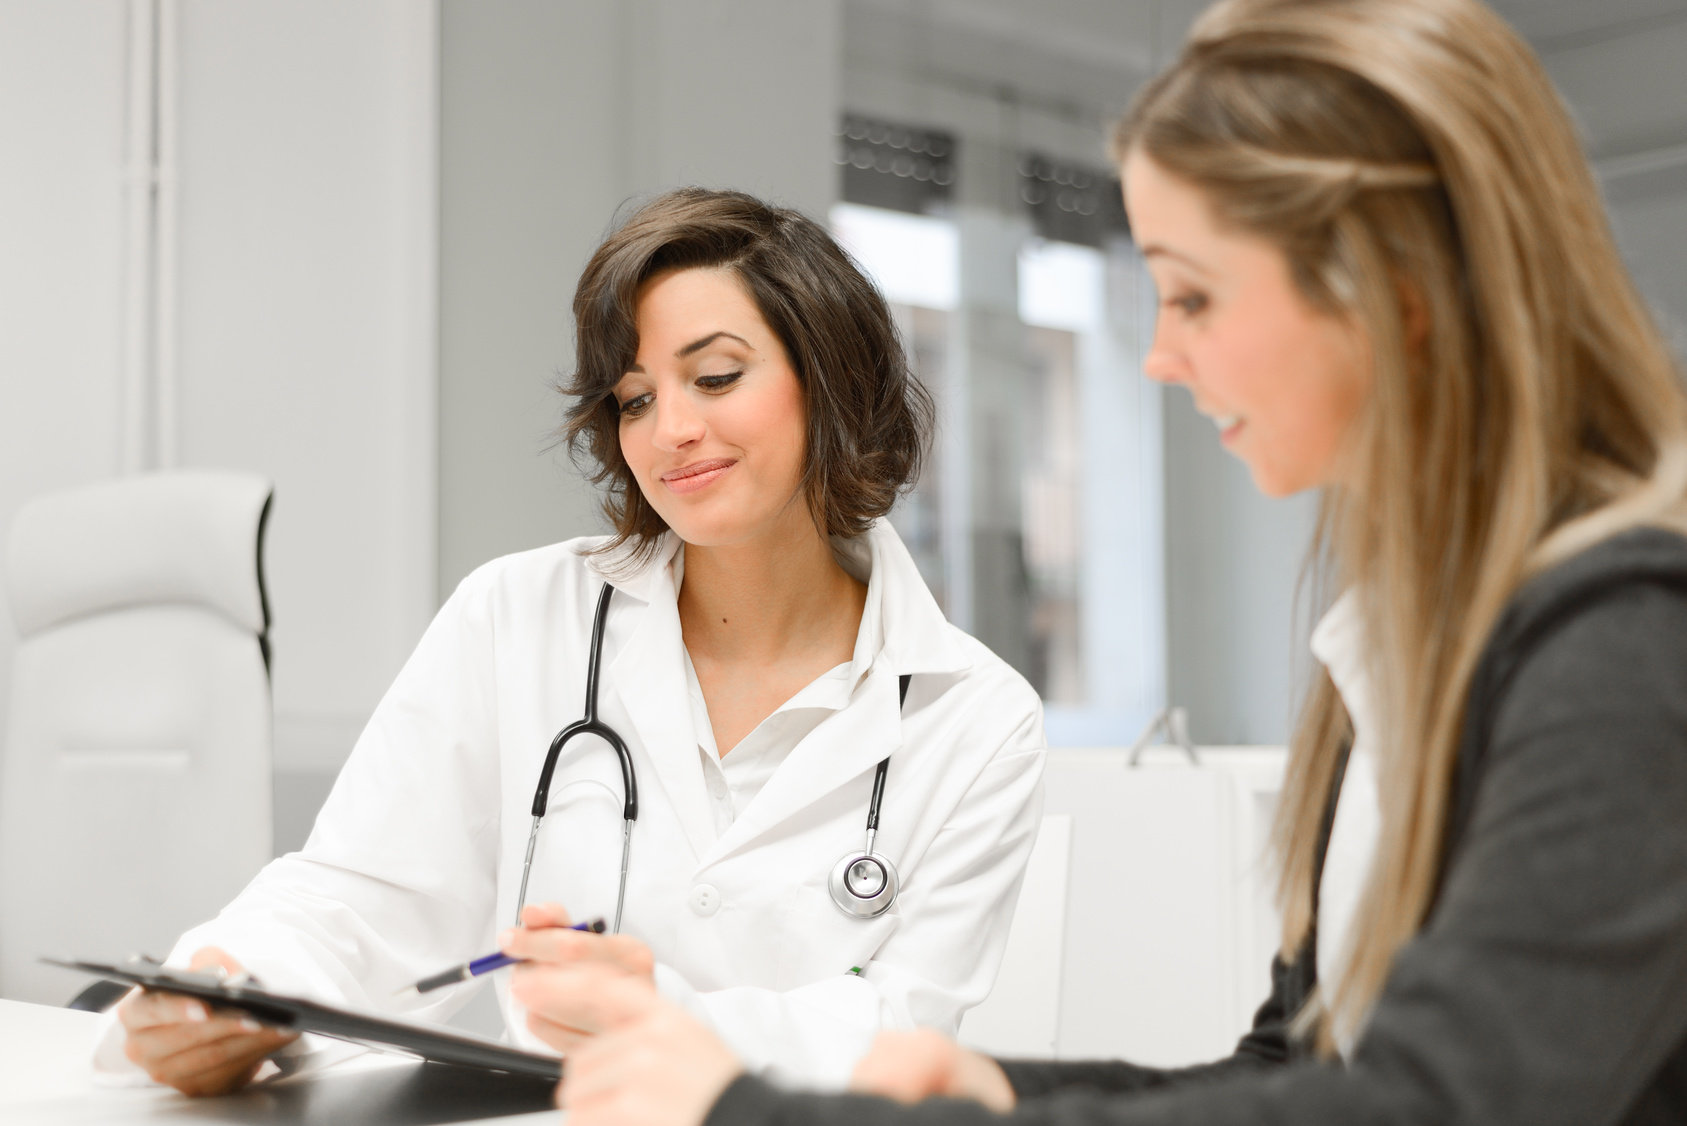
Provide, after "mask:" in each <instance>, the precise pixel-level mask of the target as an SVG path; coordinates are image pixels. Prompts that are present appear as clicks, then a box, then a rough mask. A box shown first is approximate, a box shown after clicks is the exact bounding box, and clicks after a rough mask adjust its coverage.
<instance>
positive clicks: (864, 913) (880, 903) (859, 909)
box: [515, 583, 910, 934]
mask: <svg viewBox="0 0 1687 1126" xmlns="http://www.w3.org/2000/svg"><path fill="white" fill-rule="evenodd" d="M614 594H615V588H614V587H613V586H611V585H609V584H608V583H605V584H604V585H603V593H602V594H600V595H598V600H597V613H596V614H595V615H593V617H592V652H591V658H590V659H589V660H588V661H587V663H586V714H585V715H584V716H582V717H580V718H579V719H577V720H575V721H574V722H573V723H571V724H569V725H568V726H567V727H565V728H563V729H562V730H561V731H559V732H557V736H556V738H555V739H552V740H551V749H550V750H549V751H547V752H546V753H545V765H544V766H543V767H542V768H541V769H540V771H539V786H538V788H537V789H536V790H534V791H533V828H532V829H530V830H529V831H528V834H527V858H526V859H525V860H523V861H522V864H521V892H520V894H519V895H518V896H517V898H516V904H515V921H516V926H518V927H519V926H520V925H521V910H522V908H523V907H524V906H526V904H527V877H528V875H529V874H530V873H531V872H532V871H533V848H534V846H535V845H536V844H538V842H539V825H540V823H541V822H542V821H544V819H545V807H546V805H547V804H549V802H550V794H551V775H552V774H554V773H555V772H556V764H557V759H559V758H560V757H561V756H562V749H563V748H564V747H566V746H568V743H569V740H571V739H573V738H574V737H575V736H576V735H596V736H597V737H598V738H600V739H602V740H603V741H604V742H606V743H608V744H609V745H610V746H611V747H612V748H614V750H615V756H616V758H618V759H620V760H621V788H622V793H623V794H624V795H625V797H626V802H625V804H624V806H623V808H622V810H621V882H620V887H619V889H618V890H617V891H616V893H615V925H614V926H613V927H612V928H611V933H613V934H619V933H620V931H621V909H622V907H623V906H625V904H626V902H627V857H628V855H629V853H630V850H631V848H632V843H633V822H635V821H637V820H638V777H637V775H635V774H634V773H633V756H632V754H631V753H629V752H628V750H627V744H626V743H625V742H623V741H622V739H621V736H619V735H617V734H616V733H615V729H614V728H613V727H610V726H609V725H608V724H607V723H604V722H603V721H601V720H600V719H598V717H597V685H598V670H599V667H600V666H601V665H602V663H603V625H604V622H606V621H607V620H608V619H609V600H610V598H611V597H612V596H613V595H614ZM909 680H910V678H909V677H908V676H903V677H900V678H899V680H898V690H899V701H900V703H902V704H906V703H907V701H908V681H909ZM889 773H890V759H889V757H888V756H887V757H886V758H884V759H882V760H881V761H880V762H879V768H878V772H877V773H876V774H874V776H873V798H872V801H871V802H869V803H868V806H867V844H866V847H865V848H863V849H862V850H861V851H860V852H850V853H846V854H845V855H844V857H843V858H842V859H841V860H839V861H838V862H837V864H836V866H834V867H833V868H832V874H831V877H830V879H828V880H827V883H826V887H827V890H828V891H830V892H831V894H832V902H833V903H835V904H837V905H838V910H840V911H842V912H843V913H844V914H846V915H848V916H850V917H851V918H855V919H872V918H876V917H877V916H879V915H882V914H884V913H885V912H886V911H888V910H890V905H891V904H893V903H895V902H896V893H897V891H898V889H899V888H900V886H901V882H900V880H898V878H897V875H896V865H894V864H892V863H891V862H890V859H889V858H888V857H885V856H881V855H879V854H878V853H876V852H874V851H873V838H874V837H876V836H877V835H878V832H879V806H880V804H881V803H882V802H883V801H884V792H885V776H886V775H887V774H889Z"/></svg>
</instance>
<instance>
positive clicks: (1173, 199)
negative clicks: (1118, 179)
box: [1124, 152, 1370, 496]
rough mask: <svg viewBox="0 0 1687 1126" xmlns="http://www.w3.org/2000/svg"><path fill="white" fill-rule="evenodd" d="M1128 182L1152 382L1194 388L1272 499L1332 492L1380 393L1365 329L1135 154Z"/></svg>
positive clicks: (1281, 257)
mask: <svg viewBox="0 0 1687 1126" xmlns="http://www.w3.org/2000/svg"><path fill="white" fill-rule="evenodd" d="M1124 181H1125V200H1126V206H1127V208H1128V210H1129V212H1130V217H1131V234H1132V236H1133V237H1134V238H1135V239H1136V240H1137V244H1138V245H1139V246H1141V247H1142V254H1143V259H1144V261H1145V262H1146V263H1147V265H1148V271H1149V273H1151V274H1152V275H1153V277H1154V284H1155V287H1156V288H1157V289H1158V290H1159V308H1158V313H1157V315H1156V317H1155V322H1154V345H1153V347H1152V348H1151V349H1150V350H1149V353H1148V356H1147V358H1146V359H1144V360H1143V364H1142V370H1143V372H1144V374H1146V375H1147V376H1148V377H1149V378H1151V379H1156V380H1159V381H1161V382H1164V383H1181V384H1182V385H1184V386H1185V387H1187V388H1189V391H1190V393H1191V394H1192V395H1194V397H1195V407H1196V409H1197V410H1199V411H1200V412H1201V413H1202V414H1204V415H1206V416H1207V417H1208V418H1210V419H1212V420H1213V422H1214V423H1215V424H1216V425H1217V426H1218V430H1219V439H1220V441H1222V442H1223V443H1224V446H1225V448H1227V449H1228V450H1229V451H1230V452H1231V453H1233V454H1235V455H1236V456H1237V457H1239V458H1241V459H1242V461H1243V462H1245V463H1246V464H1247V466H1248V469H1249V470H1251V471H1252V473H1253V478H1254V484H1255V485H1256V486H1258V487H1259V490H1260V491H1261V492H1263V493H1265V494H1266V495H1267V496H1287V495H1288V494H1290V493H1295V492H1299V491H1300V490H1302V489H1310V488H1315V487H1317V486H1320V485H1325V484H1329V483H1330V482H1331V481H1332V479H1333V478H1334V476H1335V475H1336V474H1337V473H1338V472H1339V466H1340V464H1341V459H1342V455H1344V454H1345V453H1346V452H1347V448H1348V442H1349V440H1350V439H1351V437H1352V434H1353V432H1354V430H1355V426H1354V423H1355V420H1356V419H1357V418H1358V416H1359V413H1360V411H1361V409H1362V408H1363V406H1364V404H1365V401H1366V399H1367V397H1368V396H1369V394H1370V359H1369V351H1368V346H1367V343H1366V339H1365V336H1364V334H1363V332H1362V331H1360V330H1359V329H1358V328H1357V327H1355V325H1354V324H1353V323H1352V322H1350V321H1349V320H1347V319H1343V318H1338V317H1336V316H1334V315H1332V314H1330V313H1327V312H1325V311H1323V310H1322V309H1319V308H1317V307H1315V306H1313V305H1312V304H1311V303H1310V302H1309V301H1308V300H1307V299H1306V298H1305V297H1304V296H1303V295H1302V294H1301V292H1300V290H1299V288H1297V287H1296V285H1295V283H1294V279H1293V277H1292V276H1291V274H1290V271H1289V262H1288V257H1287V256H1286V255H1285V254H1284V253H1283V252H1282V250H1280V249H1279V248H1278V247H1277V246H1276V245H1275V244H1273V243H1271V242H1268V241H1266V240H1265V239H1263V238H1259V237H1257V236H1254V235H1251V234H1247V233H1245V232H1241V231H1237V230H1233V229H1230V228H1228V227H1224V226H1221V225H1220V224H1219V223H1218V222H1217V221H1216V220H1215V218H1214V216H1213V214H1212V211H1211V209H1210V208H1209V207H1208V205H1207V201H1206V198H1205V197H1204V196H1203V195H1202V194H1201V193H1200V191H1199V190H1198V189H1196V188H1195V187H1193V186H1192V185H1190V184H1188V183H1186V182H1184V181H1183V180H1180V179H1178V178H1176V177H1175V176H1172V175H1171V174H1169V173H1168V172H1166V171H1165V170H1163V169H1162V168H1161V167H1160V166H1159V165H1157V164H1155V163H1154V161H1153V160H1151V159H1150V158H1149V157H1147V156H1145V155H1144V154H1142V153H1140V152H1135V153H1132V154H1131V156H1130V158H1129V159H1128V160H1127V161H1126V162H1125V176H1124Z"/></svg>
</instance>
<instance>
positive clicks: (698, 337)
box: [614, 269, 814, 547]
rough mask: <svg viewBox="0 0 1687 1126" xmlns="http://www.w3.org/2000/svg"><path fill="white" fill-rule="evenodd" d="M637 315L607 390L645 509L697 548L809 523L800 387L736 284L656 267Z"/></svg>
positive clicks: (707, 272)
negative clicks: (632, 341)
mask: <svg viewBox="0 0 1687 1126" xmlns="http://www.w3.org/2000/svg"><path fill="white" fill-rule="evenodd" d="M635 317H636V321H637V325H638V355H637V356H636V357H635V358H634V362H633V366H632V369H631V370H630V371H628V372H627V373H626V374H625V375H623V376H622V377H621V381H620V382H619V383H617V384H616V385H615V390H614V394H615V401H616V402H617V403H619V404H620V408H621V416H620V436H621V455H622V456H623V457H624V458H626V460H627V465H628V466H629V467H630V468H631V469H632V471H633V475H634V476H635V477H636V478H637V479H638V483H639V488H640V489H641V490H642V491H643V492H644V496H645V499H646V500H648V501H649V502H650V505H651V507H652V508H654V509H655V510H656V512H657V514H658V515H660V516H661V517H662V519H663V520H665V521H667V523H668V526H669V527H670V528H672V529H673V530H674V531H675V532H677V533H678V534H679V537H680V538H681V539H682V540H684V541H685V542H686V543H688V544H696V545H698V546H701V547H716V546H724V545H728V544H734V543H743V542H745V541H748V540H752V539H755V538H758V537H761V536H765V535H768V534H769V533H773V532H777V531H780V530H782V529H786V530H788V529H789V528H790V527H796V528H798V529H799V530H800V529H803V528H807V529H813V527H814V522H813V519H812V517H811V516H810V515H809V512H808V506H807V505H806V503H804V501H803V498H802V497H801V495H800V491H801V488H800V487H801V482H802V475H803V461H804V457H805V451H806V448H807V434H808V426H807V422H808V419H807V412H806V409H805V407H804V404H803V396H802V388H801V387H800V385H799V384H798V383H797V374H796V371H795V370H794V369H793V368H792V367H791V362H790V359H789V358H788V357H787V356H786V355H785V348H784V345H783V344H782V343H781V342H780V340H779V337H778V336H776V335H775V334H774V332H773V330H772V329H771V328H769V327H768V325H767V322H766V321H765V320H763V319H762V315H761V311H760V310H759V309H757V308H756V303H755V302H754V301H753V300H752V299H751V298H750V295H749V293H748V292H746V290H745V289H744V286H743V285H742V283H740V282H739V281H738V279H737V278H736V277H734V276H733V275H732V274H730V273H728V272H726V271H724V270H718V269H688V270H673V271H669V272H667V273H663V274H658V275H656V276H655V277H653V278H651V279H650V280H649V281H647V282H645V283H644V286H643V287H642V288H641V289H640V291H639V295H638V302H637V305H636V307H635Z"/></svg>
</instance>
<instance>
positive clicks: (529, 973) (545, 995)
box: [510, 962, 659, 1032]
mask: <svg viewBox="0 0 1687 1126" xmlns="http://www.w3.org/2000/svg"><path fill="white" fill-rule="evenodd" d="M510 992H511V994H512V995H513V996H514V997H515V998H516V1000H518V1001H520V1002H521V1003H522V1004H523V1005H524V1006H526V1007H527V1009H528V1010H529V1011H531V1012H537V1013H540V1014H542V1015H543V1016H545V1017H546V1018H547V1019H549V1020H552V1021H555V1022H558V1023H560V1024H565V1025H568V1026H570V1027H573V1028H577V1029H581V1030H583V1031H586V1032H603V1031H606V1030H608V1029H611V1028H618V1027H621V1026H622V1025H625V1024H627V1023H629V1022H630V1021H633V1020H637V1019H638V1018H639V1017H641V1016H644V1015H645V1014H647V1013H649V1012H651V1011H652V1010H653V1009H654V1008H655V1007H656V1005H657V1004H659V998H658V997H657V994H656V990H655V988H654V987H653V986H652V984H651V983H650V981H649V980H648V979H646V978H639V977H630V976H628V975H626V974H624V973H622V972H620V971H619V970H616V969H614V968H612V967H609V966H605V965H603V964H602V963H596V962H580V963H575V964H573V965H566V966H548V965H543V964H539V963H531V962H530V963H528V964H526V965H523V966H518V967H517V968H516V973H515V975H514V976H513V977H512V978H511V980H510Z"/></svg>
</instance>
